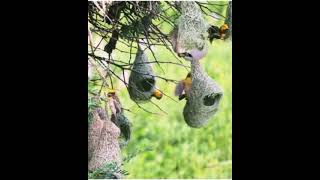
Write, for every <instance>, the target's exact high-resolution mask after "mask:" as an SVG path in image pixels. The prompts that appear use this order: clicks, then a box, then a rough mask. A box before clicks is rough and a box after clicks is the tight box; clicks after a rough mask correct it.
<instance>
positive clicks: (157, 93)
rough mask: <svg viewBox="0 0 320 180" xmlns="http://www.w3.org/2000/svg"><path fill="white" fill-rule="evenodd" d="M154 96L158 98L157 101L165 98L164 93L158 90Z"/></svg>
mask: <svg viewBox="0 0 320 180" xmlns="http://www.w3.org/2000/svg"><path fill="white" fill-rule="evenodd" d="M153 96H154V97H155V98H157V99H161V98H162V96H163V94H162V92H161V91H160V90H158V89H156V90H155V91H154V93H153Z"/></svg>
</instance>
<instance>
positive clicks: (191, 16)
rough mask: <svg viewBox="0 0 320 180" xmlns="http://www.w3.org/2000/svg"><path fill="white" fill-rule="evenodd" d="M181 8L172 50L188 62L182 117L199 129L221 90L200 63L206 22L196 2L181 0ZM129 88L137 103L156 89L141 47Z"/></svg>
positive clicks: (215, 106) (215, 108) (212, 111)
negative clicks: (189, 68)
mask: <svg viewBox="0 0 320 180" xmlns="http://www.w3.org/2000/svg"><path fill="white" fill-rule="evenodd" d="M180 7H181V10H182V15H181V16H180V18H179V20H178V26H177V27H176V28H175V30H174V31H173V36H172V39H173V49H174V51H175V52H176V53H177V54H178V55H179V56H180V57H182V56H183V57H184V58H185V59H186V60H189V61H191V78H192V85H191V88H190V91H189V92H188V93H186V94H185V95H186V99H187V102H186V105H185V107H184V110H183V116H184V119H185V121H186V123H187V124H188V125H189V126H190V127H194V128H199V127H203V126H205V125H206V124H207V123H208V122H209V120H210V119H212V117H213V115H215V113H216V112H217V111H218V108H219V105H220V101H221V98H222V96H223V92H222V89H221V88H220V86H219V85H218V84H217V83H216V82H215V81H214V80H213V79H212V78H210V77H209V76H208V74H207V73H206V72H205V71H204V70H203V68H202V67H201V65H200V62H199V60H200V59H201V58H203V57H204V56H205V55H206V53H207V51H208V45H207V42H206V41H207V39H206V37H207V34H206V33H207V29H208V27H209V25H208V24H207V23H206V21H205V20H204V19H203V17H202V12H201V10H200V8H199V6H198V5H197V4H196V3H195V2H188V1H182V2H180ZM128 91H129V94H130V98H131V99H132V100H133V101H135V102H137V103H142V102H147V101H149V100H150V99H151V98H152V96H154V93H155V92H156V91H157V88H156V79H155V73H154V71H153V70H152V67H151V65H150V63H148V59H147V56H146V55H145V54H144V52H143V51H142V50H141V49H140V47H139V48H138V52H137V55H136V58H135V61H134V64H133V68H132V72H131V75H130V78H129V87H128Z"/></svg>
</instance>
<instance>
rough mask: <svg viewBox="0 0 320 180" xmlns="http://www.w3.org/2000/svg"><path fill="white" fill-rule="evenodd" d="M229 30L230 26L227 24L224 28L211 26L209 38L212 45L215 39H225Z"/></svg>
mask: <svg viewBox="0 0 320 180" xmlns="http://www.w3.org/2000/svg"><path fill="white" fill-rule="evenodd" d="M228 30H229V26H228V25H227V24H223V25H222V26H220V28H219V27H217V26H210V28H209V29H208V34H209V36H208V38H209V41H210V43H212V41H213V40H214V39H222V40H223V39H225V36H226V34H227V32H228Z"/></svg>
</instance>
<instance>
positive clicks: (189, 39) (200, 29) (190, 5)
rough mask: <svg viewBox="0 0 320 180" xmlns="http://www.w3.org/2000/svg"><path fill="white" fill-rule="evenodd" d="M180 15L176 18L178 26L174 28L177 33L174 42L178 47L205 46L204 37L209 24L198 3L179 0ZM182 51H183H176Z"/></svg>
mask: <svg viewBox="0 0 320 180" xmlns="http://www.w3.org/2000/svg"><path fill="white" fill-rule="evenodd" d="M180 7H181V16H180V17H179V19H178V26H177V28H176V29H175V30H174V31H175V32H174V33H177V35H176V37H175V38H177V39H176V41H177V42H176V43H175V44H177V45H178V46H181V47H179V48H178V49H186V50H191V49H194V48H197V49H199V50H202V49H203V48H207V46H208V45H207V42H206V37H207V36H208V34H207V30H208V28H209V24H208V23H207V22H206V21H205V19H204V18H203V14H202V11H201V9H200V7H199V5H198V4H196V3H195V2H192V1H181V2H180ZM178 53H183V52H178Z"/></svg>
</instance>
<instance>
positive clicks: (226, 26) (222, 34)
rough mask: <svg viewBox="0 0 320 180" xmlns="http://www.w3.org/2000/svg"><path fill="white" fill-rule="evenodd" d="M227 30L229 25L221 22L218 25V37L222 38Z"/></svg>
mask: <svg viewBox="0 0 320 180" xmlns="http://www.w3.org/2000/svg"><path fill="white" fill-rule="evenodd" d="M228 30H229V26H228V25H227V24H223V25H222V26H221V27H220V39H224V37H225V36H226V34H227V32H228Z"/></svg>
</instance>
